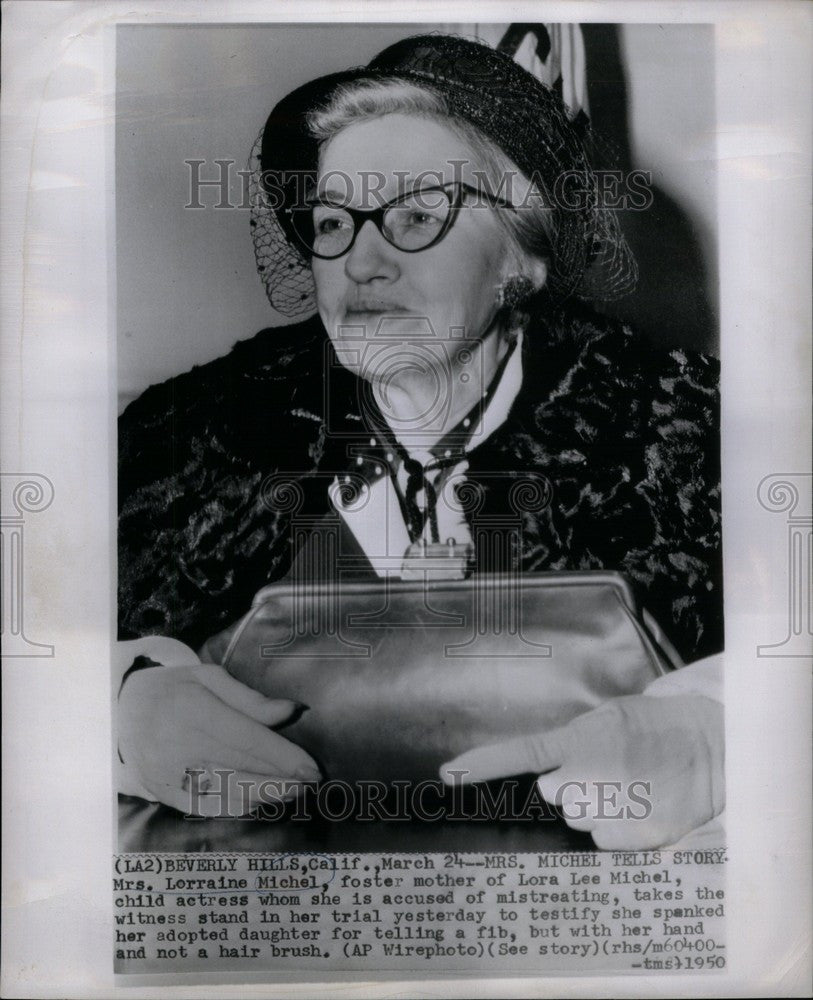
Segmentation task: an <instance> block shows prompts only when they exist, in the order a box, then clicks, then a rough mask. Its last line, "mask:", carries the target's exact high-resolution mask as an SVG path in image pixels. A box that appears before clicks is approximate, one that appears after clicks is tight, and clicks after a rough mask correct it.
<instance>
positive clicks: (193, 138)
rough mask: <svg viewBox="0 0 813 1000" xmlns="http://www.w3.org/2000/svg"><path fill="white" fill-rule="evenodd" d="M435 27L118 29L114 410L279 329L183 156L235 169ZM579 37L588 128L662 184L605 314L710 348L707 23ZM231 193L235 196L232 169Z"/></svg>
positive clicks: (634, 228) (712, 278)
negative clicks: (350, 72) (307, 111)
mask: <svg viewBox="0 0 813 1000" xmlns="http://www.w3.org/2000/svg"><path fill="white" fill-rule="evenodd" d="M438 27H439V26H438V25H436V24H435V25H431V24H399V25H372V26H370V25H364V26H359V25H347V24H346V25H302V26H295V25H294V26H292V25H260V26H257V25H255V26H247V27H243V26H187V25H181V26H160V27H158V26H144V27H142V26H131V25H126V26H120V27H119V28H118V29H117V46H116V80H117V97H116V114H117V121H116V278H117V280H116V286H117V322H118V370H119V388H120V401H121V404H122V406H123V405H125V404H126V403H127V402H128V401H129V400H131V399H132V398H134V397H135V396H136V395H138V393H140V392H141V391H142V390H143V389H144V388H146V386H148V385H150V384H152V383H154V382H158V381H162V380H163V379H165V378H168V377H169V376H171V375H173V374H176V373H178V372H181V371H185V370H187V369H189V368H190V367H191V366H192V365H193V364H198V363H201V362H205V361H208V360H210V359H212V358H215V357H217V356H219V355H221V354H223V353H225V352H226V351H228V349H229V348H230V347H231V345H232V344H233V343H234V342H235V341H236V340H240V339H244V338H246V337H249V336H251V335H252V334H254V333H255V332H256V331H257V330H259V329H261V328H263V327H265V326H273V325H277V324H281V323H285V322H288V320H286V319H285V318H284V317H282V316H279V315H278V314H277V313H275V312H274V310H273V309H272V308H271V306H270V304H269V303H268V300H267V299H266V297H265V292H264V290H263V287H262V285H261V283H260V281H259V278H258V277H257V273H256V271H255V267H254V255H253V248H252V244H251V238H250V233H249V225H248V212H247V211H245V210H220V211H218V210H216V209H214V208H213V207H207V208H206V209H205V210H197V211H195V210H190V209H185V208H184V206H185V205H186V204H187V203H188V200H189V168H188V167H187V166H186V164H185V161H186V160H189V159H200V160H205V161H206V163H207V165H208V171H209V173H207V166H204V167H203V168H201V176H202V177H207V176H215V171H216V168H215V166H214V160H216V159H228V160H233V161H235V163H236V167H235V170H236V169H242V168H243V167H245V165H246V164H247V161H248V155H249V151H250V149H251V145H252V143H253V141H254V139H255V137H256V135H257V133H258V132H259V130H260V129H261V127H262V125H263V124H264V122H265V118H266V116H267V114H268V112H269V110H270V109H271V107H272V106H273V105H274V104H275V103H276V102H277V101H278V100H279V99H280V98H281V97H282V96H284V95H285V94H286V93H288V92H289V91H290V90H292V89H293V88H294V87H296V86H298V85H300V84H301V83H304V82H305V81H307V80H309V79H311V78H313V77H315V76H319V75H322V74H325V73H329V72H332V71H334V70H339V69H344V68H346V67H348V66H351V65H357V64H361V63H365V62H367V61H368V60H369V59H370V58H371V57H372V56H373V55H374V54H375V53H377V52H378V51H380V50H381V49H383V48H384V47H386V46H387V45H389V44H391V43H392V42H394V41H396V40H398V39H399V38H403V37H406V36H407V35H410V34H415V33H418V32H420V31H423V30H437V29H438ZM461 30H462V29H461ZM475 30H476V29H475V28H474V26H471V28H469V29H468V30H466V32H465V33H468V34H474V33H475ZM585 31H586V40H587V41H588V42H589V43H590V46H589V51H588V85H589V86H590V88H591V90H590V100H591V114H592V116H593V121H594V124H595V126H596V127H597V128H598V129H599V130H603V131H605V132H607V133H608V134H610V135H613V136H614V137H617V136H618V134H619V130H620V129H624V128H626V131H627V133H628V134H627V136H626V138H624V139H623V141H622V142H621V145H622V146H623V145H624V144H625V143H627V144H628V147H629V162H630V164H631V165H633V166H636V167H640V168H642V169H647V170H651V171H652V174H653V181H654V184H655V186H656V188H657V189H658V198H657V200H656V204H655V207H654V208H653V209H652V210H650V211H649V212H647V213H635V214H634V215H633V214H632V213H625V217H624V218H625V221H624V225H625V229H626V231H627V232H628V236H629V239H630V242H631V243H632V245H633V249H634V250H636V252H637V256H638V259H639V267H640V270H641V282H640V285H639V291H638V292H637V293H636V294H635V295H634V296H633V297H631V298H628V299H626V300H623V301H622V302H619V303H617V304H615V305H613V306H612V309H611V311H613V312H615V313H616V314H619V315H621V316H622V317H623V318H625V319H628V320H630V321H631V322H632V323H634V324H635V325H636V326H637V327H638V328H639V329H641V330H642V332H644V333H645V334H646V335H648V336H650V337H651V338H653V339H656V340H659V341H661V342H663V343H666V344H682V345H684V346H688V347H695V348H701V349H711V350H715V349H716V337H717V323H716V298H717V291H716V288H717V277H716V274H717V271H716V232H715V217H716V197H715V194H716V192H715V182H716V172H715V164H714V157H715V123H714V36H713V31H714V29H713V27H712V26H710V25H675V24H669V25H650V24H645V25H641V24H639V25H624V26H620V27H618V28H615V27H614V26H605V25H591V26H589V27H586V29H585ZM590 52H592V53H593V58H592V59H591V58H589V56H590ZM614 60H615V63H617V64H618V65H615V64H614ZM591 71H592V79H591ZM602 94H603V96H604V98H605V99H604V100H601V97H602ZM608 95H609V98H610V99H609V100H607V99H606V98H607V97H608ZM594 98H595V99H594ZM614 104H615V105H618V106H616V107H614V106H613V105H614ZM624 117H626V121H623V118H624ZM234 191H235V196H236V197H237V201H238V202H239V179H238V178H236V177H235V187H234ZM201 200H202V201H203V203H204V204H205V205H207V206H213V205H214V204H215V203H216V201H217V192H216V191H215V190H213V189H209V190H208V191H204V193H203V195H202V197H201Z"/></svg>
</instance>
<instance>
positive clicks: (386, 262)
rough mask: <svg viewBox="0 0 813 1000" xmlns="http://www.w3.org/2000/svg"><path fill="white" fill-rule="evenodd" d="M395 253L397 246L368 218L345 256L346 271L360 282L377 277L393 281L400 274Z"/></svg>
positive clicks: (351, 277)
mask: <svg viewBox="0 0 813 1000" xmlns="http://www.w3.org/2000/svg"><path fill="white" fill-rule="evenodd" d="M395 253H396V250H395V247H392V246H390V244H389V243H387V241H386V240H385V239H384V237H383V235H382V234H381V233H380V232H379V231H378V229H377V228H376V227H375V225H374V224H373V222H372V221H371V220H370V219H368V220H367V221H366V222H364V223H363V224H362V227H361V229H359V231H358V232H357V233H356V241H355V243H354V244H353V246H352V247H351V248H350V251H349V253H348V254H347V257H346V258H345V263H344V270H345V273H346V274H347V277H348V278H350V279H351V280H352V281H356V282H358V283H359V284H361V283H365V282H368V281H373V280H375V279H376V278H384V279H387V280H390V281H392V280H394V279H395V278H397V277H398V274H399V269H398V264H397V262H396V260H395V256H394V255H395Z"/></svg>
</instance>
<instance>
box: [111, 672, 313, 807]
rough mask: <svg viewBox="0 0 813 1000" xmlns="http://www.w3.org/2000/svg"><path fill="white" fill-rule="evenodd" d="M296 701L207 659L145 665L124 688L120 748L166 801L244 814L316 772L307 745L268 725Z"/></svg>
mask: <svg viewBox="0 0 813 1000" xmlns="http://www.w3.org/2000/svg"><path fill="white" fill-rule="evenodd" d="M299 708H301V706H300V705H297V703H296V702H293V701H287V700H274V699H271V698H266V697H264V696H263V695H262V694H260V693H259V692H258V691H254V690H252V689H251V688H249V687H246V686H245V685H244V684H241V683H240V682H239V681H237V680H235V679H234V678H233V677H232V676H230V675H229V674H228V673H227V672H226V671H225V670H224V669H223V668H222V667H220V666H217V665H215V664H212V663H203V664H199V665H197V666H166V667H164V666H157V667H149V668H147V669H144V670H139V671H137V672H135V673H132V674H130V676H129V677H127V679H126V680H125V682H124V685H123V687H122V689H121V693H120V695H119V753H120V755H121V757H122V759H123V760H124V762H125V766H126V767H127V769H128V770H129V771H130V772H132V773H133V774H134V776H135V777H136V778H137V780H138V781H139V782H140V784H141V785H142V786H143V788H144V789H145V790H146V791H147V792H149V793H150V795H152V796H154V797H155V798H156V799H158V800H159V801H160V802H163V803H164V804H165V805H169V806H173V807H174V808H175V809H178V810H180V811H181V812H183V813H186V814H195V815H200V816H224V815H225V816H237V815H243V814H246V813H248V812H250V811H251V810H252V809H254V808H256V807H257V805H259V804H260V803H261V802H263V801H265V802H270V801H272V800H274V799H275V800H276V801H277V802H279V801H280V800H281V799H288V798H292V797H293V796H294V795H295V794H296V793H297V791H298V790H299V788H300V783H301V782H312V781H318V780H319V778H320V777H321V775H320V773H319V769H318V768H317V766H316V764H315V763H314V761H313V760H312V759H311V758H310V757H309V756H308V754H307V753H305V751H304V750H302V749H300V748H299V747H298V746H296V745H295V744H293V743H291V742H290V741H289V740H286V739H284V738H283V737H282V736H280V735H279V734H278V733H275V732H272V731H271V730H270V729H269V728H268V727H269V726H277V725H280V724H281V723H283V722H285V721H286V720H287V719H289V718H290V717H291V715H292V714H293V713H294V712H296V711H297V709H299ZM216 771H220V772H222V773H220V774H217V773H215V772H216ZM223 772H225V773H223ZM239 782H242V783H248V784H238V783H239ZM269 783H270V784H269Z"/></svg>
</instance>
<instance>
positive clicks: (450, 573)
mask: <svg viewBox="0 0 813 1000" xmlns="http://www.w3.org/2000/svg"><path fill="white" fill-rule="evenodd" d="M473 564H474V546H473V545H472V544H471V542H466V543H465V544H461V543H460V542H456V541H455V540H454V538H449V539H448V540H447V541H446V542H427V541H426V539H424V538H422V539H420V540H419V541H417V542H413V543H412V544H411V545H410V546H409V548H408V549H407V550H406V553H405V554H404V561H403V563H402V564H401V579H402V580H465V579H466V577H467V576H468V575H469V574H470V573H471V570H472V568H473Z"/></svg>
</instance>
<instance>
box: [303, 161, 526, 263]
mask: <svg viewBox="0 0 813 1000" xmlns="http://www.w3.org/2000/svg"><path fill="white" fill-rule="evenodd" d="M450 187H454V188H456V191H455V195H454V197H453V198H452V197H451V196H450V195H449V191H448V188H450ZM431 191H443V193H444V194H445V195H446V196H447V197H448V198H449V214H448V215H447V217H446V219H445V220H444V222H443V225H442V226H441V228H440V231H439V232H438V234H437V235H436V236H435V238H434V239H433V240H431V242H429V243H427V244H426V246H423V247H416V248H415V249H414V250H409V249H404V248H403V247H399V246H398V245H397V244H396V243H393V242H392V240H391V239H390V238H389V237H388V236H387V234H386V233H385V232H384V216H385V215H386V214H387V212H388V211H389V210H390V209H391V208H393V207H394V206H396V205H398V204H399V202H403V201H406V199H407V198H411V197H413V196H414V195H416V194H418V195H421V194H428V193H429V192H431ZM466 194H476V195H479V196H483V195H484V192H483V191H482V190H481V189H480V188H476V187H472V185H471V184H466V183H464V182H463V181H450V182H449V183H448V184H438V185H435V186H433V187H426V188H419V189H418V190H417V191H406V192H405V193H404V194H401V195H398V197H397V198H393V199H392V200H391V201H388V202H387V203H386V204H384V205H381V206H379V208H366V209H365V208H348V207H347V206H345V205H335V204H333V203H332V202H325V201H322V199H321V198H314V199H313V201H311V202H310V203H309V204H308V207H307V209H306V210H307V211H308V212H310V211H311V210H312V209H313V207H314V206H315V205H325V206H327V207H330V208H339V209H341V211H343V212H347V214H348V215H349V216H350V218H351V220H352V222H353V235H352V237H351V238H350V242H349V243H348V244H347V246H346V247H345V249H344V250H342V251H341V253H337V254H323V253H318V252H317V251H316V250H314V249H313V247H312V246H309V245H308V242H307V240H305V239H303V237H302V236H300V234H299V232H298V231H297V227H296V226H295V225H294V222H293V219H294V212H296V211H305V209H294V208H286V209H285V210H284V211H285V214H286V215H287V216H288V217H289V219H290V220H291V230H292V232H293V234H294V236H296V238H297V240H298V242H299V243H300V244H301V245H302V247H303V249H304V250H305V251H306V252H307V253H308V254H309V255H310V256H312V257H318V258H319V259H320V260H338V259H339V258H340V257H344V255H345V254H346V253H350V251H351V250H352V249H353V246H354V245H355V242H356V238H357V237H358V234H359V232H360V231H361V227H362V226H363V225H364V223H365V222H368V221H369V222H372V224H373V225H374V226H375V227H376V229H377V230H378V231H379V233H381V235H382V236H383V238H384V239H385V240H386V241H387V243H389V245H390V246H391V247H394V248H395V249H396V250H399V251H400V252H401V253H423V251H424V250H429V249H430V247H434V246H437V244H438V243H440V241H441V240H442V239H443V238H444V237H445V236H446V235H447V234H448V232H449V230H450V229H451V228H452V226H453V225H454V221H455V219H456V218H457V215H458V212H459V211H460V209H461V208H463V198H464V196H465V195H466ZM485 197H486V198H487V200H488V207H489V208H507V209H510V210H511V211H512V212H516V210H517V209H516V205H512V204H511V202H510V201H506V200H505V198H500V197H499V196H498V195H492V194H486V195H485Z"/></svg>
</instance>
